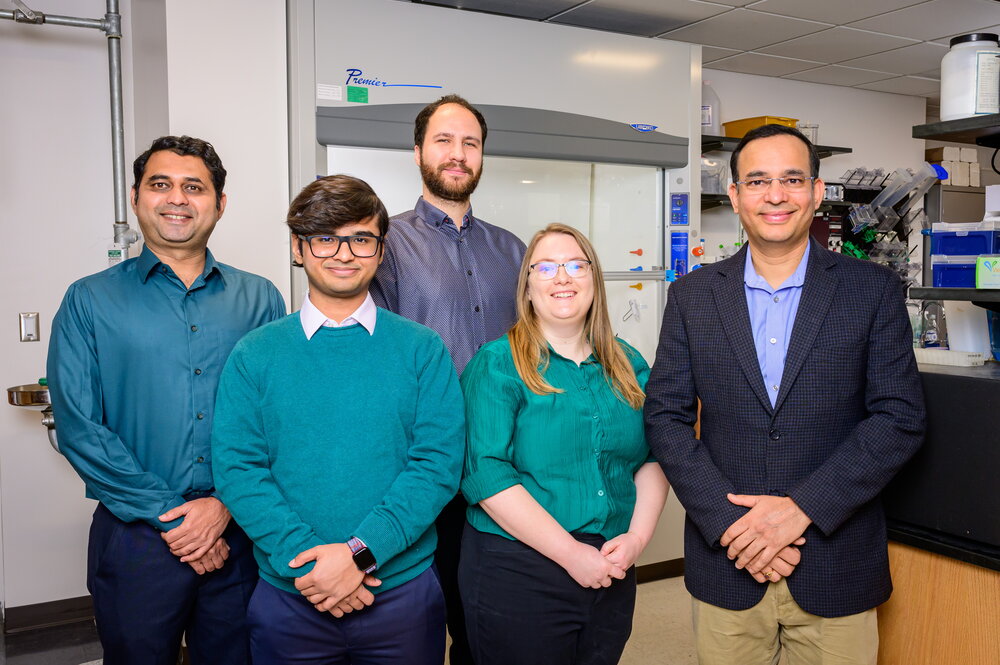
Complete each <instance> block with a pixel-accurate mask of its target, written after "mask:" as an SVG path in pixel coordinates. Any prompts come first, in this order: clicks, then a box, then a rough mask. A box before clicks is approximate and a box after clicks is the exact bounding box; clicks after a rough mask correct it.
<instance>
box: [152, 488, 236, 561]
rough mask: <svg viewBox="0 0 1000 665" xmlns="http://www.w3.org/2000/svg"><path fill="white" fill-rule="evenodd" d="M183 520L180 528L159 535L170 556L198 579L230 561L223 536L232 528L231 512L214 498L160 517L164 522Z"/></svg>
mask: <svg viewBox="0 0 1000 665" xmlns="http://www.w3.org/2000/svg"><path fill="white" fill-rule="evenodd" d="M180 517H183V518H184V521H183V522H181V523H180V524H179V525H178V526H175V527H174V528H173V529H171V530H170V531H165V532H164V533H162V534H160V536H161V537H162V538H163V540H164V542H166V543H167V546H168V547H169V548H170V553H171V554H173V555H174V556H176V557H178V558H180V560H181V561H182V562H184V563H186V564H188V565H189V566H191V568H193V569H194V572H196V573H198V574H199V575H204V574H205V573H210V572H212V571H213V570H218V569H220V568H222V566H223V564H225V562H226V559H228V558H229V545H228V544H227V543H226V539H225V538H223V537H222V532H223V531H225V530H226V526H228V525H229V519H230V516H229V511H228V510H227V509H226V507H225V506H224V505H222V502H221V501H219V500H218V499H216V498H214V497H205V498H203V499H192V500H191V501H186V502H184V503H182V504H181V505H179V506H177V507H176V508H171V509H170V510H168V511H167V512H165V513H164V514H162V515H160V517H159V520H160V521H161V522H172V521H173V520H175V519H178V518H180Z"/></svg>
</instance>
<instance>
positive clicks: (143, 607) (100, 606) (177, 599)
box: [87, 504, 258, 665]
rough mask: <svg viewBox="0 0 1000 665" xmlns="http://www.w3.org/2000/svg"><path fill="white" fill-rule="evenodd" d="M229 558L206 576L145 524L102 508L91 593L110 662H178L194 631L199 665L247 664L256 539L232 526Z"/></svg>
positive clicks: (92, 554) (93, 538)
mask: <svg viewBox="0 0 1000 665" xmlns="http://www.w3.org/2000/svg"><path fill="white" fill-rule="evenodd" d="M223 537H224V538H225V539H226V543H228V545H229V559H228V560H227V561H226V564H225V565H224V566H223V567H222V568H220V569H219V570H216V571H213V572H211V573H206V574H204V575H198V574H197V573H195V572H194V569H192V568H191V566H189V565H188V564H186V563H181V561H180V559H179V558H177V557H176V556H174V555H173V554H171V553H170V549H169V548H168V547H167V544H166V543H165V542H164V541H163V539H162V538H161V537H160V532H159V531H157V530H156V529H154V528H153V527H151V526H149V525H148V524H146V523H145V522H122V521H121V520H120V519H118V518H117V517H115V516H114V515H112V514H111V511H109V510H108V509H107V508H105V507H104V505H103V504H98V506H97V510H95V511H94V519H93V522H92V523H91V526H90V544H89V547H88V556H87V589H88V590H89V591H90V594H91V596H93V599H94V615H95V617H96V619H97V632H98V634H99V636H100V638H101V646H102V647H103V648H104V663H105V665H136V663H142V664H143V665H176V663H177V655H178V652H179V650H180V645H181V635H182V634H185V633H186V634H187V638H186V639H187V645H188V655H189V656H190V658H191V662H192V663H193V664H194V665H247V664H248V663H249V662H250V649H249V645H250V639H249V630H248V628H247V624H246V608H247V605H248V604H249V602H250V596H251V594H252V593H253V590H254V587H255V586H256V584H257V579H258V573H257V563H256V562H255V561H254V558H253V549H252V545H251V544H250V540H249V539H248V538H247V537H246V534H244V533H243V530H242V529H240V528H239V526H237V525H236V522H234V521H230V523H229V526H228V527H227V528H226V531H225V532H224V533H223Z"/></svg>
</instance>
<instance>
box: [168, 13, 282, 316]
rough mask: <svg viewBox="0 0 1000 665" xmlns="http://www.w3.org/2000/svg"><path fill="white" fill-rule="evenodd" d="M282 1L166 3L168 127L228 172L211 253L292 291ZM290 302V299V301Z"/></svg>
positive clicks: (210, 245) (280, 288)
mask: <svg viewBox="0 0 1000 665" xmlns="http://www.w3.org/2000/svg"><path fill="white" fill-rule="evenodd" d="M284 5H285V3H284V2H277V1H274V0H253V1H251V2H247V1H245V0H244V1H243V2H240V1H239V0H215V1H213V2H203V1H200V0H171V1H170V2H168V3H167V5H166V15H167V70H168V81H169V91H170V100H169V104H170V133H171V134H188V135H190V136H197V137H199V138H203V139H205V140H207V141H209V142H210V143H212V145H214V146H215V149H216V150H217V151H218V153H219V156H220V157H222V162H223V164H225V166H226V170H227V171H228V172H229V174H228V176H227V179H226V194H227V197H228V199H227V202H226V213H225V215H224V216H223V218H222V220H221V221H220V222H219V225H218V226H217V227H216V229H215V233H214V234H213V236H212V240H211V242H210V243H209V248H210V249H211V250H212V253H213V254H215V257H216V259H218V260H220V261H222V262H223V263H228V264H230V265H233V266H236V267H238V268H241V269H243V270H248V271H250V272H254V273H257V274H258V275H263V276H265V277H267V278H268V279H270V280H271V281H272V282H274V284H275V285H276V286H277V287H278V289H279V290H281V292H282V293H283V294H285V298H286V301H287V299H288V295H289V291H290V282H289V280H290V274H291V273H290V269H289V254H288V232H287V230H286V227H285V225H284V219H285V213H286V212H287V211H288V202H289V199H288V114H287V105H288V95H287V92H286V91H287V84H286V80H287V79H286V71H285V68H286V61H287V59H286V53H285V41H286V40H285V6H284ZM296 307H297V305H296Z"/></svg>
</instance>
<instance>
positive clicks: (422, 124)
mask: <svg viewBox="0 0 1000 665" xmlns="http://www.w3.org/2000/svg"><path fill="white" fill-rule="evenodd" d="M445 104H458V105H459V106H461V107H462V108H464V109H466V110H467V111H469V112H470V113H472V115H474V116H476V120H477V121H478V122H479V128H480V129H481V130H483V145H484V146H485V145H486V118H484V117H483V114H482V113H480V112H479V109H477V108H476V107H475V106H473V105H472V104H470V103H469V102H468V100H467V99H465V98H464V97H461V96H459V95H445V96H444V97H442V98H441V99H439V100H437V101H436V102H432V103H430V104H428V105H427V106H425V107H424V108H422V109H420V113H418V114H417V120H416V122H415V123H414V124H413V145H415V146H416V147H418V148H419V147H422V146H423V145H424V137H425V136H426V135H427V123H429V122H430V120H431V116H432V115H434V112H435V111H437V110H438V109H439V108H441V107H442V106H444V105H445Z"/></svg>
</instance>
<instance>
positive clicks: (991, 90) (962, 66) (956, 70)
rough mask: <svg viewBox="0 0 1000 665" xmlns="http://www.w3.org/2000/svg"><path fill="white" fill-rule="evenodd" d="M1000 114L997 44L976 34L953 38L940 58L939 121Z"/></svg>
mask: <svg viewBox="0 0 1000 665" xmlns="http://www.w3.org/2000/svg"><path fill="white" fill-rule="evenodd" d="M998 112H1000V44H998V43H997V35H995V34H993V33H989V32H978V33H973V34H970V35H961V36H959V37H953V38H952V40H951V50H950V51H948V53H946V54H945V56H944V58H942V59H941V120H942V121H944V120H955V119H957V118H968V117H970V116H974V115H986V114H990V113H998Z"/></svg>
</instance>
